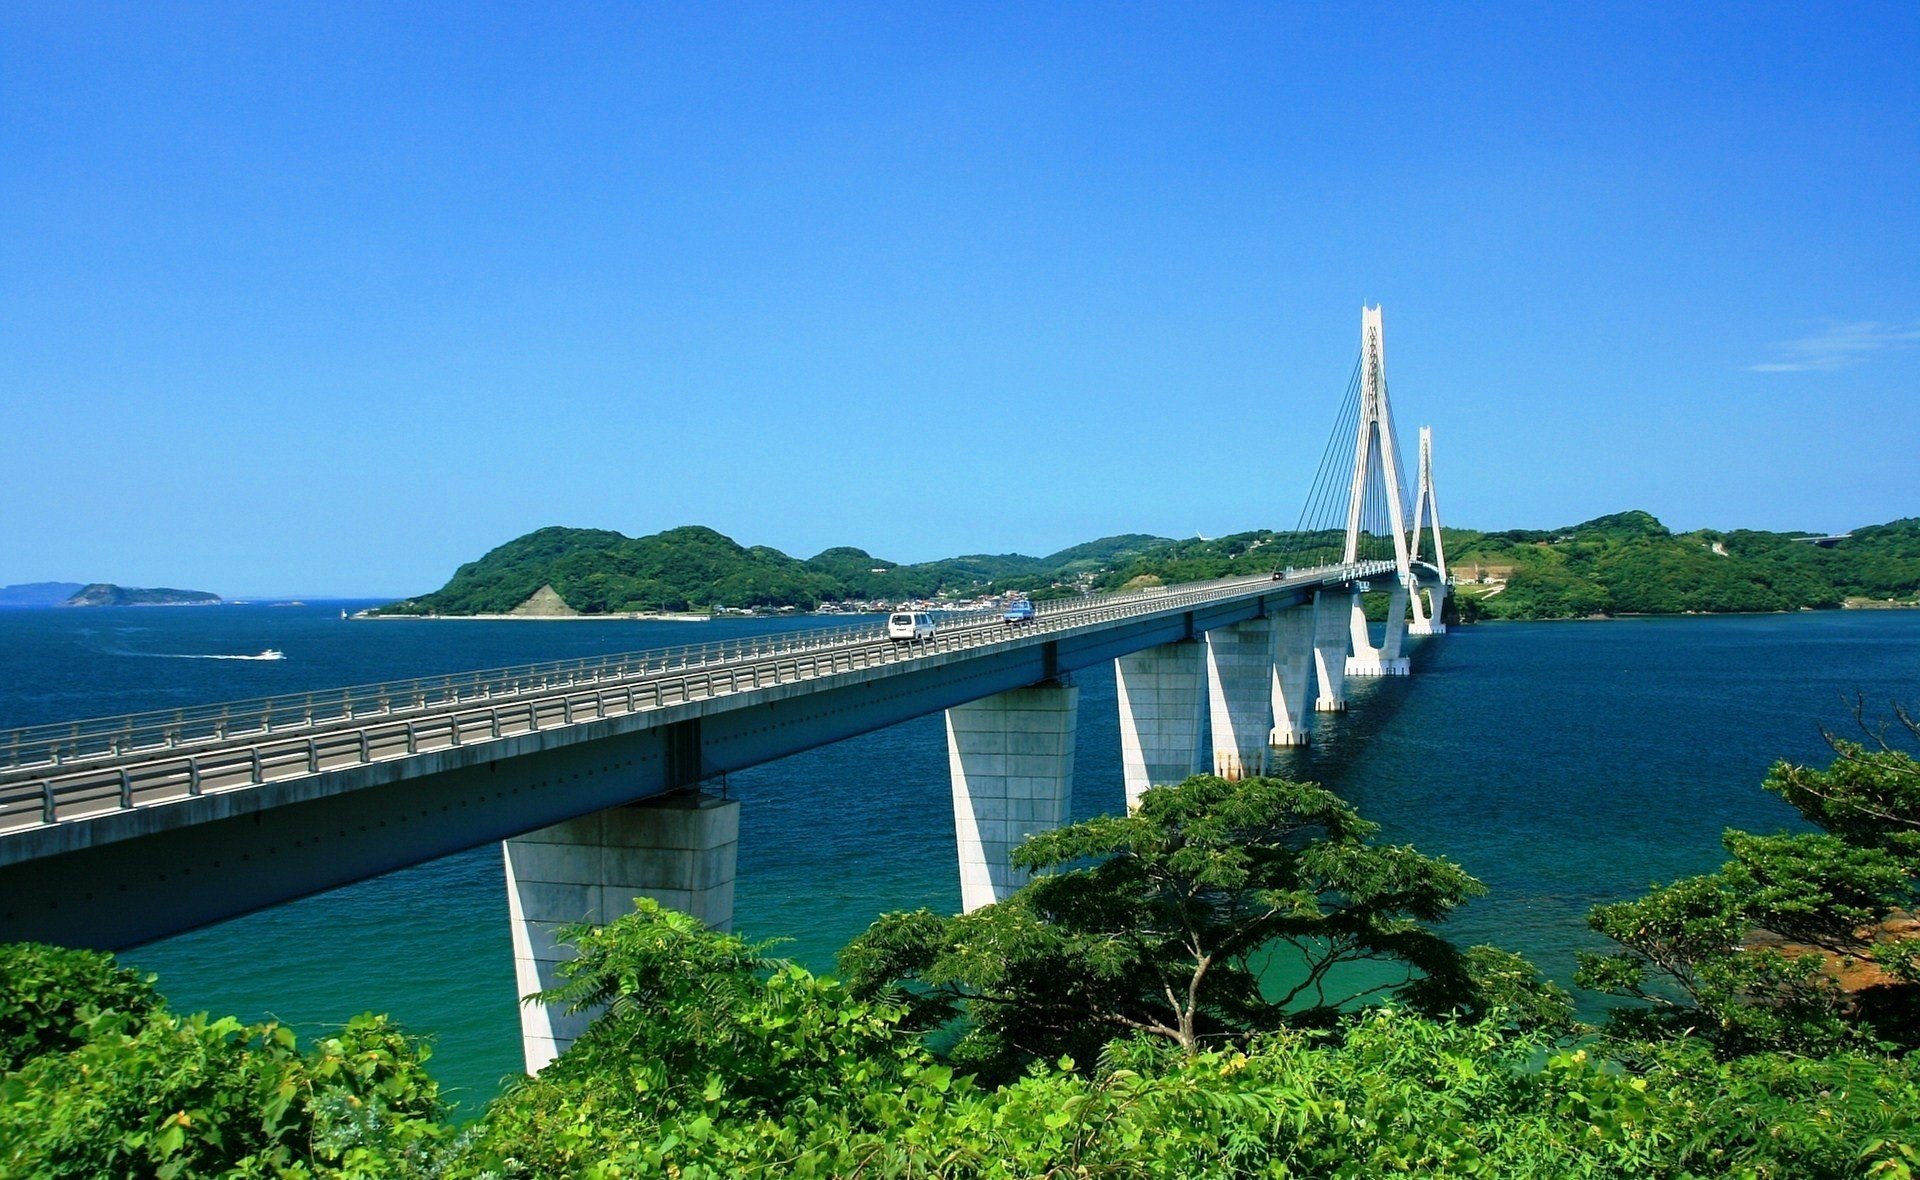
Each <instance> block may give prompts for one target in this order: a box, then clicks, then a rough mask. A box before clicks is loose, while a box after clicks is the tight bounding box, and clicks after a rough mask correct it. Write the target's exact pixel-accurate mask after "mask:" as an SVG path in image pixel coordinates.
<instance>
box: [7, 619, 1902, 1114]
mask: <svg viewBox="0 0 1920 1180" xmlns="http://www.w3.org/2000/svg"><path fill="white" fill-rule="evenodd" d="M343 605H344V606H347V607H349V609H351V608H352V607H353V606H356V605H359V604H341V603H329V604H319V605H314V606H307V607H269V606H246V607H221V608H208V609H170V610H152V609H148V610H140V609H96V610H86V611H0V670H3V671H4V675H3V676H0V727H6V726H13V725H23V724H30V723H34V722H39V721H53V720H63V719H70V718H74V717H81V716H92V715H98V714H104V713H118V712H127V711H132V710H137V709H147V708H161V707H169V706H176V705H181V704H188V703H194V702H201V701H210V700H222V699H231V698H239V697H247V696H258V695H264V694H268V693H276V692H288V691H304V690H308V689H315V688H326V687H337V686H340V685H345V684H349V683H363V682H367V681H373V680H382V679H389V678H394V677H401V676H415V675H430V674H436V673H442V672H449V671H457V670H465V669H473V668H482V667H491V666H498V665H504V664H511V663H519V662H524V661H531V660H538V659H551V658H561V657H568V656H575V655H588V654H597V653H603V652H612V651H628V650H634V649H637V648H642V647H653V646H661V645H666V644H674V643H685V642H693V641H699V640H705V639H714V638H724V637H728V636H731V635H738V634H743V633H747V632H750V631H755V630H767V629H771V628H786V627H792V626H802V625H807V623H808V622H809V621H806V620H780V621H770V620H726V621H719V622H713V623H703V624H674V623H647V622H606V623H524V622H503V623H486V622H467V621H448V622H384V623H347V622H342V621H340V619H339V610H340V608H341V606H343ZM265 648H276V649H279V650H281V651H283V652H285V653H286V657H287V658H286V659H285V660H280V661H258V662H256V661H235V660H213V659H201V658H195V657H200V656H207V655H244V654H253V653H257V652H259V651H261V650H263V649H265ZM1415 663H1416V669H1417V672H1416V675H1415V676H1413V677H1411V678H1408V679H1404V680H1383V681H1375V682H1371V683H1368V682H1361V681H1356V682H1353V686H1352V687H1353V689H1354V691H1353V694H1352V699H1353V711H1352V712H1351V713H1349V714H1347V715H1345V716H1344V717H1336V718H1329V719H1324V720H1326V721H1327V725H1326V726H1325V728H1324V729H1323V731H1322V733H1321V735H1320V740H1319V742H1318V744H1317V745H1315V746H1314V747H1312V748H1311V749H1309V750H1306V751H1302V752H1297V753H1292V754H1289V755H1287V757H1286V758H1285V759H1284V760H1283V762H1282V764H1281V767H1280V769H1281V771H1282V772H1283V773H1288V774H1292V775H1295V776H1298V777H1311V778H1318V779H1320V780H1322V781H1324V782H1327V783H1328V784H1329V785H1331V786H1333V787H1335V788H1336V789H1338V790H1339V791H1341V792H1342V793H1343V794H1344V795H1346V796H1347V797H1348V798H1349V799H1351V800H1353V801H1354V802H1355V803H1356V804H1357V805H1358V806H1359V807H1360V809H1361V810H1362V811H1363V812H1364V813H1366V814H1368V815H1370V816H1371V817H1373V818H1374V819H1376V820H1378V821H1380V822H1381V823H1382V824H1383V825H1384V827H1385V833H1384V835H1385V838H1387V839H1392V840H1397V841H1408V842H1411V843H1414V844H1416V845H1418V846H1419V847H1420V848H1421V849H1423V850H1425V851H1427V852H1432V853H1440V854H1444V855H1446V856H1449V857H1452V858H1453V859H1455V860H1457V861H1459V862H1460V863H1461V864H1463V865H1465V866H1466V868H1467V869H1468V870H1469V871H1470V872H1472V873H1474V874H1475V875H1476V876H1478V877H1479V878H1480V879H1481V880H1482V881H1484V882H1486V884H1487V885H1488V887H1489V895H1488V896H1487V897H1486V898H1483V899H1481V900H1479V901H1476V902H1474V903H1473V904H1472V905H1471V906H1469V907H1468V908H1467V909H1466V911H1464V912H1463V913H1462V914H1461V915H1460V916H1459V917H1458V918H1457V919H1456V920H1455V921H1454V922H1453V923H1452V924H1451V927H1452V930H1451V932H1452V933H1453V934H1454V935H1455V936H1457V937H1458V938H1460V939H1461V940H1463V941H1467V942H1481V941H1486V942H1497V943H1500V944H1501V945H1503V946H1507V947H1509V948H1511V949H1514V950H1517V951H1520V952H1522V953H1524V954H1526V955H1528V956H1529V957H1530V958H1532V959H1533V960H1534V961H1535V962H1536V963H1538V964H1539V965H1540V966H1541V967H1542V968H1543V969H1545V970H1546V971H1547V972H1548V973H1549V974H1552V975H1554V976H1556V977H1558V978H1560V979H1562V980H1564V979H1566V977H1567V976H1568V975H1570V974H1571V972H1572V968H1573V951H1574V950H1575V949H1577V948H1582V947H1589V946H1595V945H1598V944H1597V943H1596V941H1595V940H1594V939H1593V936H1592V935H1591V934H1589V933H1588V932H1587V930H1586V927H1585V924H1584V922H1583V916H1584V915H1585V913H1586V911H1587V909H1588V908H1589V907H1590V906H1592V905H1594V904H1596V903H1598V902H1603V901H1610V900H1614V899H1617V898H1620V897H1624V896H1628V895H1631V894H1634V893H1637V892H1639V891H1641V890H1642V889H1644V888H1645V887H1646V886H1647V885H1648V884H1649V883H1651V882H1654V881H1659V880H1670V879H1672V878H1673V877H1675V876H1679V875H1682V874H1686V873H1692V872H1698V871H1702V870H1705V869H1708V868H1711V867H1712V866H1713V865H1715V864H1717V863H1719V860H1720V859H1721V850H1720V847H1719V837H1720V833H1721V831H1722V830H1723V829H1724V828H1727V827H1746V828H1753V829H1759V830H1774V829H1777V828H1781V827H1785V826H1789V825H1791V824H1792V823H1793V822H1794V816H1793V815H1792V813H1791V812H1790V811H1789V810H1788V809H1787V808H1786V807H1785V806H1784V805H1783V804H1780V803H1779V802H1778V801H1776V800H1775V799H1773V798H1772V797H1771V796H1769V795H1767V794H1765V793H1764V792H1762V791H1761V790H1759V787H1758V784H1759V781H1760V778H1761V777H1762V775H1764V773H1765V771H1766V768H1767V766H1768V765H1769V764H1770V763H1771V762H1772V761H1773V760H1775V759H1776V758H1790V759H1801V760H1819V759H1821V758H1822V757H1823V755H1824V754H1825V746H1824V745H1823V744H1822V742H1821V738H1820V734H1819V730H1818V726H1819V725H1821V724H1823V723H1824V724H1826V725H1829V726H1832V727H1835V728H1841V727H1845V726H1847V725H1849V724H1850V720H1849V717H1848V714H1847V709H1846V701H1847V699H1849V698H1850V697H1851V695H1852V694H1853V693H1854V692H1856V691H1857V692H1863V693H1865V694H1866V696H1867V697H1868V698H1869V700H1872V701H1879V702H1881V703H1882V704H1884V702H1886V701H1888V700H1889V699H1892V698H1895V697H1897V698H1899V699H1902V700H1906V701H1917V700H1920V613H1909V612H1893V611H1888V612H1840V613H1825V614H1802V615H1792V616H1742V617H1732V618H1690V619H1635V620H1618V621H1613V622H1605V623H1541V624H1527V623H1506V624H1483V625H1481V626H1477V627H1471V628H1464V629H1460V630H1458V631H1456V632H1455V633H1454V634H1452V635H1449V636H1447V637H1446V638H1444V639H1440V640H1436V641H1431V642H1426V643H1424V644H1422V645H1421V646H1420V647H1419V648H1418V649H1416V652H1415ZM1080 684H1081V686H1082V694H1081V726H1080V735H1079V743H1080V744H1079V750H1078V755H1077V767H1076V773H1077V776H1078V777H1077V782H1076V787H1075V797H1074V811H1075V813H1076V815H1080V816H1085V815H1091V814H1096V813H1098V812H1101V811H1107V810H1113V809H1117V808H1119V807H1120V806H1121V797H1122V796H1121V785H1120V764H1119V736H1118V722H1117V719H1116V716H1115V709H1114V690H1113V677H1112V674H1111V672H1110V671H1103V672H1100V673H1089V674H1083V675H1082V677H1081V678H1080ZM727 789H728V791H729V792H730V793H731V794H732V795H734V796H735V797H737V798H739V799H741V800H742V801H743V807H742V813H741V829H742V830H741V847H740V864H739V882H738V885H737V893H736V905H735V919H736V925H737V926H738V928H739V929H740V930H741V931H742V932H744V933H746V934H748V935H750V936H753V937H785V938H788V939H791V941H790V942H788V943H787V944H786V946H785V953H787V954H790V955H792V956H794V957H796V958H798V959H800V960H801V961H803V962H805V963H807V964H808V965H810V966H813V967H817V968H827V967H830V966H831V964H832V961H833V956H834V953H835V952H836V951H837V950H838V948H839V947H840V946H841V945H842V944H843V943H845V942H846V941H847V940H848V939H849V938H851V937H852V936H853V935H855V934H857V933H859V931H861V930H862V929H864V928H865V926H866V925H867V923H868V922H869V921H871V919H872V918H873V917H874V916H875V915H876V914H878V913H880V912H882V911H884V910H888V909H895V908H905V907H913V906H921V905H926V906H931V907H933V908H935V909H944V910H952V909H957V908H958V906H959V900H960V897H959V884H958V881H957V878H956V875H955V867H954V852H953V820H952V811H951V801H950V796H949V788H948V783H947V765H946V751H945V742H944V734H943V731H942V728H941V722H940V719H939V718H938V717H937V716H936V717H928V718H922V719H920V720H917V721H913V722H909V723H906V724H904V725H900V726H896V727H894V728H892V729H889V730H884V731H882V732H879V733H874V734H869V735H867V736H866V737H863V738H859V739H856V740H853V741H848V742H843V743H841V744H839V745H836V746H832V747H828V748H826V749H822V750H815V751H812V752H810V753H807V754H803V755H799V756H796V757H794V758H790V759H787V760H786V761H784V762H780V763H777V764H774V765H770V766H765V767H760V768H757V769H755V770H753V771H749V772H745V773H741V774H737V775H734V776H732V778H731V780H730V781H729V782H728V783H727ZM126 958H127V959H128V960H129V961H131V962H133V963H135V964H137V965H139V966H141V967H143V968H145V969H147V970H151V971H154V972H156V973H158V974H159V976H160V983H161V987H162V988H163V989H164V990H165V991H166V993H167V994H168V996H169V997H170V998H171V999H172V1001H173V1003H174V1004H175V1005H176V1006H177V1007H180V1008H183V1009H209V1010H212V1011H216V1012H232V1013H236V1014H239V1015H242V1016H245V1017H248V1018H259V1017H264V1016H268V1015H271V1016H274V1017H277V1018H279V1019H281V1020H284V1021H287V1022H289V1023H290V1024H292V1025H294V1026H295V1027H297V1028H298V1029H300V1030H301V1031H302V1032H303V1033H305V1032H312V1031H316V1030H319V1029H321V1028H324V1027H326V1026H328V1025H332V1024H338V1023H340V1022H342V1021H344V1020H345V1019H346V1018H347V1017H349V1016H351V1015H353V1014H354V1013H356V1012H360V1011H363V1010H367V1009H373V1010H377V1011H384V1012H389V1013H392V1014H393V1015H394V1016H395V1018H397V1019H399V1020H400V1021H402V1022H403V1023H404V1024H406V1025H407V1026H409V1027H410V1028H412V1029H413V1030H415V1031H417V1032H421V1033H424V1034H427V1035H429V1036H430V1037H431V1038H432V1039H433V1043H434V1051H435V1058H434V1063H433V1067H434V1072H435V1074H436V1075H437V1076H438V1077H439V1078H440V1079H441V1081H442V1083H443V1085H445V1086H446V1087H447V1088H448V1090H449V1091H450V1092H451V1094H452V1096H454V1097H455V1098H457V1099H460V1100H462V1101H463V1102H464V1103H466V1104H467V1105H468V1108H469V1109H471V1108H472V1107H473V1106H477V1105H478V1103H480V1102H483V1101H484V1100H485V1099H486V1098H487V1097H489V1096H490V1095H491V1094H492V1093H493V1092H494V1090H495V1089H496V1087H497V1085H498V1083H499V1080H500V1079H501V1078H502V1077H503V1076H506V1075H508V1074H511V1073H515V1072H517V1071H518V1069H519V1044H518V1023H517V1018H516V1016H515V1011H514V981H513V966H512V962H511V957H510V951H509V947H508V940H507V927H506V897H505V892H504V886H503V884H502V879H501V870H500V858H499V853H498V851H497V849H492V848H484V849H476V850H474V851H472V852H468V853H463V854H461V855H458V856H453V857H448V858H446V859H444V860H441V861H437V862H434V863H432V864H427V865H421V866H418V867H416V868H413V869H408V870H405V871H402V872H398V873H393V874H390V875H388V876H386V877H382V878H379V879H377V880H373V881H367V882H363V883H361V884H358V885H354V886H351V887H348V888H345V889H340V890H336V891H334V892H332V893H329V894H325V895H322V896H319V897H312V898H307V899H305V900H303V901H298V902H294V903H291V904H289V905H284V906H280V907H278V908H275V909H272V910H268V911H265V912H262V913H258V914H253V915H250V916H247V917H244V918H240V919H236V920H234V921H232V922H227V923H224V924H222V925H220V926H217V927H213V928H210V929H207V930H202V931H198V932H195V933H192V934H188V935H184V936H181V937H178V938H173V939H168V940H166V941H165V942H161V943H156V944H153V945H150V946H146V947H142V948H140V949H138V950H136V951H133V952H130V953H129V954H128V955H127V956H126Z"/></svg>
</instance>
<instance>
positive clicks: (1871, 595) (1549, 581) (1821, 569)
mask: <svg viewBox="0 0 1920 1180" xmlns="http://www.w3.org/2000/svg"><path fill="white" fill-rule="evenodd" d="M1341 540H1342V538H1341V536H1340V535H1339V534H1337V533H1331V532H1317V533H1309V534H1292V533H1276V532H1272V531H1269V530H1257V531H1254V532H1248V533H1236V534H1234V535H1233V536H1228V537H1219V538H1215V539H1212V540H1201V539H1199V538H1194V539H1192V540H1185V541H1170V540H1167V539H1165V538H1163V537H1151V536H1145V535H1142V534H1128V535H1125V536H1119V537H1107V538H1104V539H1102V540H1099V541H1091V542H1088V543H1087V544H1084V545H1076V546H1074V547H1072V548H1070V549H1062V550H1061V551H1060V552H1058V553H1054V554H1050V555H1048V556H1046V557H1027V556H1023V555H1021V554H1018V553H1007V554H999V555H984V554H976V555H973V556H969V557H951V558H946V559H944V560H941V561H930V562H923V563H920V564H918V565H900V564H897V563H895V562H891V561H887V560H885V559H883V558H878V557H874V556H873V555H871V554H869V553H867V552H866V551H865V550H863V549H852V548H835V549H829V550H827V551H826V552H824V553H821V554H820V555H819V556H817V557H813V558H810V559H808V560H806V561H801V560H799V559H796V558H793V557H789V556H787V555H786V554H784V553H781V552H780V551H779V550H777V549H769V548H766V547H765V546H756V547H753V548H746V547H744V546H741V545H738V544H736V543H735V542H733V541H732V540H730V539H728V538H727V537H724V536H722V535H720V534H719V533H716V532H714V531H713V530H712V529H708V528H699V527H693V526H689V527H686V528H677V529H669V530H667V531H666V532H663V533H655V534H653V535H652V536H648V537H639V538H633V537H626V536H622V535H621V534H619V533H615V532H609V531H607V530H605V529H569V528H546V529H541V530H539V531H538V532H533V533H528V534H527V535H526V536H524V537H520V538H518V539H516V540H513V541H509V542H507V543H506V544H505V545H502V546H500V547H499V548H498V549H495V550H493V551H492V552H490V553H488V554H487V555H486V556H484V557H482V558H481V559H480V560H478V561H474V562H469V563H468V564H466V565H463V566H461V567H460V568H459V570H457V571H456V572H455V573H454V576H453V578H452V580H450V581H449V582H448V583H447V584H446V585H445V586H444V587H442V588H441V589H439V590H437V591H435V592H433V593H432V594H425V595H421V596H420V597H418V598H410V599H407V600H406V601H404V602H398V603H394V604H393V605H391V606H389V607H386V608H383V609H384V611H385V612H386V613H394V614H449V615H463V614H502V613H505V612H507V611H511V610H512V609H513V608H514V607H516V606H518V605H520V604H521V603H522V602H525V601H526V600H527V598H528V597H529V596H530V595H532V594H533V593H534V592H535V591H536V590H538V589H540V587H542V586H546V585H551V586H552V587H553V588H554V589H555V591H557V592H558V593H559V595H560V596H561V598H563V599H564V600H565V601H566V603H567V605H568V606H570V607H572V608H573V609H574V610H577V611H580V612H582V613H584V614H603V613H610V612H622V611H649V610H694V609H701V608H705V607H712V606H716V605H724V606H733V607H795V608H800V609H810V608H812V607H814V606H817V605H818V604H820V603H821V602H827V601H861V602H872V601H886V602H899V601H903V600H906V599H915V598H933V597H936V596H939V595H958V596H967V597H971V596H974V595H977V594H981V593H986V592H995V593H1003V592H1007V591H1020V592H1022V593H1026V594H1029V595H1031V596H1032V597H1035V598H1057V597H1067V596H1071V595H1075V594H1080V593H1084V592H1087V591H1095V590H1118V589H1121V588H1122V587H1138V586H1146V585H1160V584H1164V583H1173V582H1189V581H1197V580H1201V579H1206V578H1219V577H1226V576H1229V575H1235V574H1259V573H1266V572H1268V571H1270V570H1274V569H1279V568H1284V567H1286V566H1289V565H1300V566H1305V565H1311V564H1315V563H1317V562H1324V561H1330V560H1334V559H1335V558H1337V556H1338V554H1339V551H1340V543H1341ZM1445 540H1446V545H1447V558H1448V564H1449V566H1450V568H1451V569H1452V571H1453V573H1454V575H1455V577H1457V578H1458V579H1459V580H1460V581H1461V582H1462V583H1463V585H1462V586H1461V587H1460V593H1459V594H1458V595H1457V596H1456V599H1455V602H1454V604H1453V606H1454V607H1455V608H1456V609H1458V610H1460V611H1461V612H1463V615H1464V617H1466V618H1467V619H1469V620H1471V619H1473V618H1479V617H1486V618H1497V619H1565V618H1584V617H1587V616H1591V615H1605V614H1679V613H1684V612H1716V611H1781V610H1799V609H1805V608H1816V609H1818V608H1827V607H1837V606H1840V605H1842V604H1843V603H1845V602H1846V601H1847V600H1848V599H1849V598H1858V599H1870V600H1877V601H1886V600H1896V601H1909V600H1913V599H1916V598H1920V518H1909V519H1905V520H1896V521H1892V522H1890V523H1888V524H1883V525H1874V526H1872V527H1870V528H1861V529H1855V530H1854V531H1853V533H1852V535H1850V536H1848V537H1846V538H1845V539H1843V540H1839V541H1836V542H1830V543H1826V544H1820V545H1816V544H1812V543H1810V542H1809V541H1808V540H1807V539H1806V537H1805V534H1793V533H1766V532H1755V531H1752V530H1738V531H1735V532H1730V533H1723V532H1717V531H1714V530H1711V529H1702V530H1699V531H1696V532H1691V533H1678V534H1676V533H1671V532H1669V531H1668V530H1667V528H1666V527H1665V526H1664V525H1662V524H1661V523H1660V522H1659V521H1658V520H1655V519H1654V518H1653V517H1652V516H1649V515H1648V514H1647V513H1644V512H1621V513H1616V514H1614V515H1612V516H1603V517H1600V518H1598V519H1595V520H1590V521H1587V522H1585V523H1584V524H1577V525H1573V526H1571V527H1568V528H1565V529H1556V530H1550V531H1530V530H1512V531H1508V532H1500V533H1485V532H1476V531H1473V530H1468V529H1448V530H1445ZM1369 541H1370V547H1371V548H1379V547H1381V545H1383V544H1384V542H1383V540H1382V539H1380V538H1369ZM1384 609H1385V608H1384V605H1381V606H1380V607H1379V608H1378V609H1377V610H1376V611H1375V613H1376V615H1377V614H1378V613H1379V612H1380V611H1382V610H1384Z"/></svg>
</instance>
